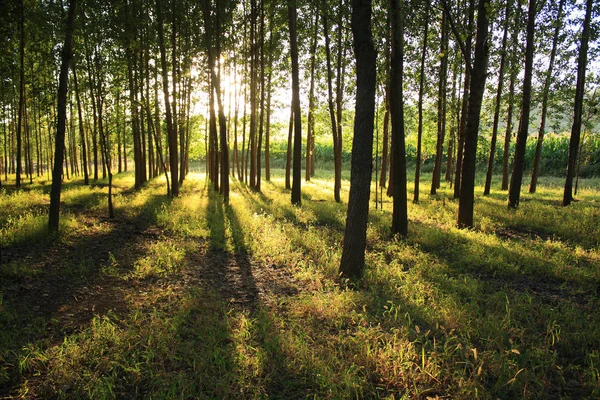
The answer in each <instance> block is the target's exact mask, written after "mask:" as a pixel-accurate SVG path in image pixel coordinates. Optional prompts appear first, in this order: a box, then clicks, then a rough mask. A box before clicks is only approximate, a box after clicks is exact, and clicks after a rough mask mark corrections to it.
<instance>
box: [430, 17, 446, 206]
mask: <svg viewBox="0 0 600 400" xmlns="http://www.w3.org/2000/svg"><path fill="white" fill-rule="evenodd" d="M441 25H442V26H441V39H440V42H441V43H440V54H441V57H440V58H441V59H440V77H439V82H438V118H437V119H438V120H437V142H436V146H435V147H436V149H435V163H434V167H433V174H432V177H431V190H430V193H431V194H437V189H438V188H439V187H440V181H441V176H442V156H443V154H444V140H445V137H446V92H447V89H446V86H447V83H448V22H447V17H446V14H445V13H442V22H441Z"/></svg>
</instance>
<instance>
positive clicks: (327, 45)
mask: <svg viewBox="0 0 600 400" xmlns="http://www.w3.org/2000/svg"><path fill="white" fill-rule="evenodd" d="M328 20H329V18H328V17H327V12H325V11H324V12H323V33H324V36H325V57H326V61H327V99H328V106H329V117H330V118H331V132H332V134H333V158H334V161H333V163H334V188H333V196H334V198H335V201H337V202H340V201H341V199H340V190H339V187H338V185H337V182H338V179H337V173H338V172H337V171H338V168H337V163H338V161H337V155H338V151H337V146H338V143H340V142H339V140H338V132H339V130H338V128H337V119H336V116H335V108H334V103H333V71H332V69H331V50H330V41H329V24H328Z"/></svg>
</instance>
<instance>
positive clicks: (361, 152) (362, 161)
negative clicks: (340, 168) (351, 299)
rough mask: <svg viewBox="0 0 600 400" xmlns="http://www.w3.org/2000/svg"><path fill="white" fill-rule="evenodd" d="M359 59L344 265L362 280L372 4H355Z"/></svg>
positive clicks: (372, 81) (371, 106) (344, 271)
mask: <svg viewBox="0 0 600 400" xmlns="http://www.w3.org/2000/svg"><path fill="white" fill-rule="evenodd" d="M351 23H352V33H353V37H354V54H355V57H356V111H355V114H354V115H355V117H354V138H353V140H352V149H353V152H352V167H351V176H350V195H349V198H348V212H347V216H346V228H345V231H344V246H343V250H342V259H341V262H340V274H341V276H342V277H343V278H348V279H352V278H358V277H360V276H361V275H362V270H363V268H364V264H365V248H366V243H367V222H368V217H369V197H370V194H371V172H372V169H373V155H372V152H373V125H374V124H373V120H374V114H375V85H376V74H375V71H376V67H375V65H376V57H377V54H376V52H375V47H374V45H373V37H372V34H371V28H370V27H371V0H353V1H352V22H351Z"/></svg>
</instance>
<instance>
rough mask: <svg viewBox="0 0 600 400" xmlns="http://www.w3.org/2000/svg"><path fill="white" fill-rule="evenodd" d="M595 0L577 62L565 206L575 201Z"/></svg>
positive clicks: (588, 9) (590, 3)
mask: <svg viewBox="0 0 600 400" xmlns="http://www.w3.org/2000/svg"><path fill="white" fill-rule="evenodd" d="M592 6H593V0H587V1H586V11H585V18H584V21H583V32H582V34H581V45H580V46H579V58H578V60H577V85H576V89H575V104H574V107H573V108H574V111H573V127H572V128H571V141H570V143H569V163H568V165H567V178H566V180H565V191H564V194H563V203H562V204H563V206H568V205H569V204H571V202H572V201H573V200H574V199H573V176H574V174H575V170H576V167H577V157H578V150H579V142H580V136H581V122H582V118H581V115H582V111H583V95H584V93H585V72H586V68H587V61H588V41H589V39H590V20H591V17H592Z"/></svg>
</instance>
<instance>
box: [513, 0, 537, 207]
mask: <svg viewBox="0 0 600 400" xmlns="http://www.w3.org/2000/svg"><path fill="white" fill-rule="evenodd" d="M535 13H536V2H535V0H529V11H528V16H527V45H526V47H525V77H524V78H523V98H522V100H521V119H520V120H519V130H518V133H517V144H516V145H515V158H514V161H513V170H512V176H511V179H510V190H509V192H508V206H509V207H510V208H516V207H517V206H518V205H519V199H520V197H521V183H522V182H523V168H524V167H525V146H526V144H527V133H528V131H529V113H530V110H531V80H532V76H533V46H534V42H533V35H534V32H535Z"/></svg>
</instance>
